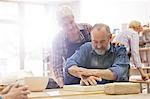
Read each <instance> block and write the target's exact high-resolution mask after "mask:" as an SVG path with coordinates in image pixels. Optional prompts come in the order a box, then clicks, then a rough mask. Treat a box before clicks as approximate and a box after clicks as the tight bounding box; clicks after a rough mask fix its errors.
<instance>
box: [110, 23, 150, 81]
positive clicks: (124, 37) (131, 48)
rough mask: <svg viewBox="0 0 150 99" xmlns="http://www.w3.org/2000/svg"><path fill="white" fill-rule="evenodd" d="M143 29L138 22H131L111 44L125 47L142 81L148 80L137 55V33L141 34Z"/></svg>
mask: <svg viewBox="0 0 150 99" xmlns="http://www.w3.org/2000/svg"><path fill="white" fill-rule="evenodd" d="M142 30H143V28H142V26H141V23H140V22H138V21H135V20H134V21H131V22H130V23H129V29H128V30H127V31H125V32H124V33H120V34H118V35H116V37H115V38H114V40H113V42H115V43H119V44H123V45H125V46H126V48H127V51H128V54H129V58H130V57H132V58H133V63H134V65H135V66H136V67H137V69H138V70H139V72H140V74H141V76H142V79H143V80H147V79H149V77H148V75H147V74H145V73H144V71H143V69H142V63H141V59H140V54H139V33H140V32H142Z"/></svg>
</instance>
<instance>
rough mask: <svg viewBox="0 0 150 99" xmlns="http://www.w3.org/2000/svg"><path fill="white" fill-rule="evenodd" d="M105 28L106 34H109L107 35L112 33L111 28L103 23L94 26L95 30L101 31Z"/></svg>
mask: <svg viewBox="0 0 150 99" xmlns="http://www.w3.org/2000/svg"><path fill="white" fill-rule="evenodd" d="M103 27H104V28H105V29H106V32H107V33H111V32H110V28H109V26H108V25H106V24H103V23H98V24H95V25H94V26H93V29H94V28H97V29H99V30H101V28H103Z"/></svg>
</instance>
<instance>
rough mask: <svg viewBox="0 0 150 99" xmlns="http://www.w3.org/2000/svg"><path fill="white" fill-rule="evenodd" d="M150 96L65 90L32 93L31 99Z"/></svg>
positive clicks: (142, 98)
mask: <svg viewBox="0 0 150 99" xmlns="http://www.w3.org/2000/svg"><path fill="white" fill-rule="evenodd" d="M149 98H150V94H142V93H139V94H130V95H106V94H104V92H103V91H92V92H79V91H66V90H63V89H50V90H45V91H43V92H31V94H30V95H29V99H149Z"/></svg>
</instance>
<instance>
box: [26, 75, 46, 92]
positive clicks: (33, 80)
mask: <svg viewBox="0 0 150 99" xmlns="http://www.w3.org/2000/svg"><path fill="white" fill-rule="evenodd" d="M48 80H49V79H48V77H25V78H24V83H25V84H26V85H28V87H29V90H30V91H43V90H44V89H45V88H46V86H47V84H48Z"/></svg>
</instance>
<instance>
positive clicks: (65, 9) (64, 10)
mask: <svg viewBox="0 0 150 99" xmlns="http://www.w3.org/2000/svg"><path fill="white" fill-rule="evenodd" d="M56 15H57V18H58V20H61V19H62V18H64V17H67V16H74V15H73V13H72V9H71V8H70V7H69V6H67V5H64V6H61V7H60V8H59V9H58V11H57V13H56Z"/></svg>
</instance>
